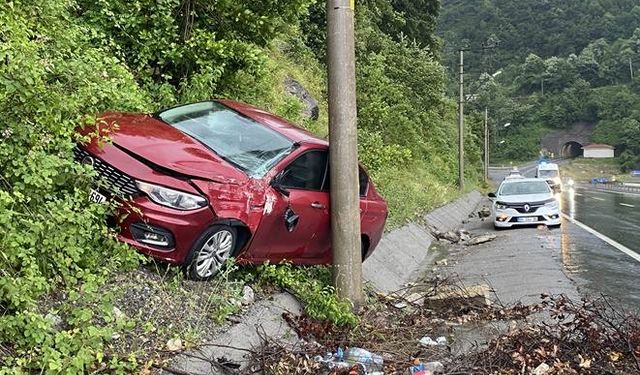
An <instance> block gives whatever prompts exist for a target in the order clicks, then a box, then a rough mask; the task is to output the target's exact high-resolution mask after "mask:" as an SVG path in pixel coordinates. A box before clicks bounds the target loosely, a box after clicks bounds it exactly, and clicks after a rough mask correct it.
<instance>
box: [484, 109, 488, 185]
mask: <svg viewBox="0 0 640 375" xmlns="http://www.w3.org/2000/svg"><path fill="white" fill-rule="evenodd" d="M484 182H485V183H488V182H489V109H488V108H487V107H485V108H484Z"/></svg>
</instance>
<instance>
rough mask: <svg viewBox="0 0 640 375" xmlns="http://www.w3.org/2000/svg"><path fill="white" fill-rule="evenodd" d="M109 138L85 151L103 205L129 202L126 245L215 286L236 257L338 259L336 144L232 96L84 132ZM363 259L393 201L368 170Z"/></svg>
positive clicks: (363, 179)
mask: <svg viewBox="0 0 640 375" xmlns="http://www.w3.org/2000/svg"><path fill="white" fill-rule="evenodd" d="M96 127H98V128H100V129H98V130H100V132H102V131H105V132H106V133H108V135H109V138H110V139H111V141H110V142H107V143H101V142H98V141H97V140H96V139H95V138H94V139H93V140H92V141H91V142H90V143H88V144H86V145H82V146H79V147H78V148H77V149H76V150H75V158H76V160H77V161H79V162H82V163H85V164H89V165H91V166H92V167H93V168H94V170H95V171H96V174H97V176H98V177H99V179H98V181H99V182H98V187H97V188H96V189H95V190H94V191H92V193H91V195H90V197H91V199H93V200H94V201H96V202H100V201H104V200H106V199H110V198H113V199H117V200H118V201H120V202H122V204H121V208H120V211H121V212H119V214H120V215H118V217H119V218H118V220H117V225H118V226H119V227H120V239H121V240H122V241H124V242H126V243H128V244H130V245H132V246H134V247H135V248H137V249H138V250H140V251H141V252H143V253H145V254H149V255H151V256H153V257H156V258H159V259H162V260H164V261H167V262H170V263H174V264H180V265H183V266H184V268H185V270H186V271H187V273H188V275H189V276H190V277H192V278H196V279H206V278H208V277H211V276H213V275H215V274H216V273H217V271H218V270H219V269H220V267H221V266H222V265H223V263H224V262H225V261H226V259H227V258H229V257H236V258H237V259H238V261H240V262H244V263H258V262H263V261H267V260H268V261H271V262H280V261H283V260H288V261H291V262H293V263H296V264H328V263H330V262H331V233H330V222H329V218H330V215H329V209H330V202H329V192H328V186H329V167H328V144H327V142H326V141H324V140H322V139H319V138H317V137H315V136H313V135H312V134H311V133H309V132H307V131H305V130H303V129H300V128H298V127H296V126H294V125H292V124H290V123H288V122H287V121H285V120H283V119H281V118H279V117H277V116H274V115H272V114H269V113H267V112H265V111H262V110H260V109H257V108H255V107H252V106H249V105H246V104H242V103H238V102H233V101H209V102H201V103H194V104H189V105H185V106H180V107H176V108H172V109H168V110H165V111H161V112H158V113H156V114H153V115H148V114H127V113H109V114H104V115H103V116H102V117H101V121H100V122H99V124H97V125H96V126H94V127H88V128H85V129H83V130H82V132H83V133H85V134H88V133H89V132H94V133H95V132H96ZM360 195H361V200H360V205H361V213H362V214H361V226H362V243H363V249H362V252H363V259H364V258H365V257H366V256H368V255H369V254H371V252H372V251H373V249H374V248H375V247H376V245H377V244H378V242H379V241H380V238H381V236H382V232H383V230H384V224H385V220H386V217H387V205H386V203H385V201H384V200H383V198H382V197H381V196H380V195H379V194H378V193H377V191H376V189H375V187H374V186H373V184H372V183H371V181H370V180H369V177H368V176H367V174H366V172H365V171H364V170H363V169H361V170H360Z"/></svg>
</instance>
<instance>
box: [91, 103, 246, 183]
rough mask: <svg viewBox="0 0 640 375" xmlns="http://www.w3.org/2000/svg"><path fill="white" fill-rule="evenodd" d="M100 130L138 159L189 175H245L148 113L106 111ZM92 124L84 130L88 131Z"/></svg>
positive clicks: (237, 178) (232, 178) (229, 178)
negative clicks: (103, 130)
mask: <svg viewBox="0 0 640 375" xmlns="http://www.w3.org/2000/svg"><path fill="white" fill-rule="evenodd" d="M99 119H100V121H99V124H101V125H100V128H101V129H102V128H106V129H109V130H108V131H107V132H103V134H108V136H109V137H110V138H111V140H112V141H113V143H114V145H116V146H117V147H118V148H120V149H122V150H123V151H125V152H127V153H129V154H131V155H132V156H133V157H137V158H138V159H140V158H141V159H144V160H143V161H147V162H149V163H151V164H153V165H155V166H158V167H160V168H165V169H168V170H170V171H173V172H177V173H179V174H183V175H186V176H188V177H197V178H202V179H206V180H212V181H218V182H225V183H241V182H244V181H246V180H247V179H248V176H247V175H246V174H244V173H243V172H242V171H240V170H239V169H237V168H236V167H234V166H233V165H231V164H230V163H228V162H227V161H225V160H224V159H222V158H221V157H220V156H219V155H217V154H216V153H215V152H213V151H212V150H210V149H209V148H207V147H206V146H204V145H203V144H201V143H200V142H198V141H196V140H195V139H193V138H191V137H190V136H188V135H187V134H184V133H183V132H181V131H180V130H178V129H176V128H174V127H172V126H171V125H169V124H166V123H164V122H162V121H160V120H158V119H156V118H154V117H152V116H150V115H145V114H128V113H108V114H104V115H102V116H101V117H99ZM92 129H95V127H93V128H89V129H86V128H85V130H84V131H83V133H84V134H87V133H89V132H91V130H92Z"/></svg>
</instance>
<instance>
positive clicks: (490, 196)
mask: <svg viewBox="0 0 640 375" xmlns="http://www.w3.org/2000/svg"><path fill="white" fill-rule="evenodd" d="M487 195H488V196H489V198H496V193H494V192H491V193H489V194H487Z"/></svg>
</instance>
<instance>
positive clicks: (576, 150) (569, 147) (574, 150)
mask: <svg viewBox="0 0 640 375" xmlns="http://www.w3.org/2000/svg"><path fill="white" fill-rule="evenodd" d="M582 155H584V151H583V150H582V145H581V144H580V143H578V142H574V141H571V142H567V143H565V144H564V145H563V146H562V152H561V155H560V156H562V157H563V158H577V157H578V156H582Z"/></svg>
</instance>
